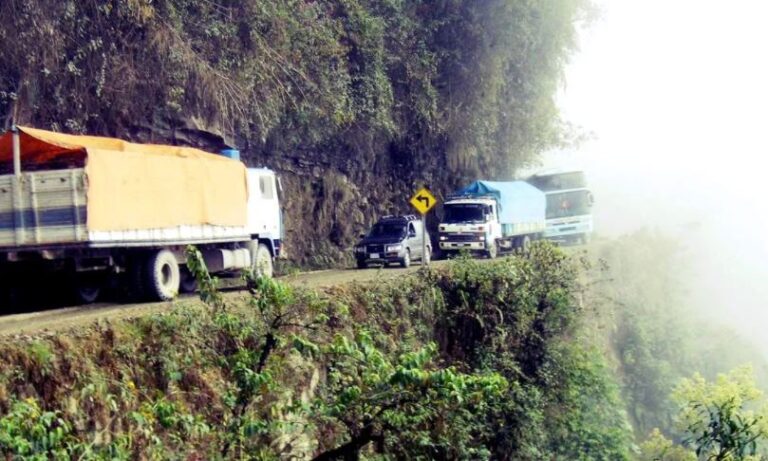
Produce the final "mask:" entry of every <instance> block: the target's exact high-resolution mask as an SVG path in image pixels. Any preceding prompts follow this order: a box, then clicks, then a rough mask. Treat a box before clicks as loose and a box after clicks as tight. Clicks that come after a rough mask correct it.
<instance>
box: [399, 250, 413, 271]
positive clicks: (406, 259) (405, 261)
mask: <svg viewBox="0 0 768 461" xmlns="http://www.w3.org/2000/svg"><path fill="white" fill-rule="evenodd" d="M400 267H403V268H406V269H407V268H409V267H411V250H409V249H406V250H405V256H403V258H402V259H401V260H400Z"/></svg>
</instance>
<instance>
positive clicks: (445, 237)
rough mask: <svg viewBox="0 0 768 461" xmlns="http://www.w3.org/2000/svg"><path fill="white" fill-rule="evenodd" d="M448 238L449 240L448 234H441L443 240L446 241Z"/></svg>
mask: <svg viewBox="0 0 768 461" xmlns="http://www.w3.org/2000/svg"><path fill="white" fill-rule="evenodd" d="M446 240H448V236H447V235H441V236H440V241H441V242H445V241H446Z"/></svg>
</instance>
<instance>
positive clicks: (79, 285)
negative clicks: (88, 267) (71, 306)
mask: <svg viewBox="0 0 768 461" xmlns="http://www.w3.org/2000/svg"><path fill="white" fill-rule="evenodd" d="M73 288H74V293H73V294H74V296H75V302H77V303H78V304H93V303H95V302H96V300H97V299H99V295H100V294H101V284H100V283H99V280H98V279H97V278H96V277H93V276H78V277H76V278H75V286H74V287H73Z"/></svg>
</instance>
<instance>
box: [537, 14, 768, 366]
mask: <svg viewBox="0 0 768 461" xmlns="http://www.w3.org/2000/svg"><path fill="white" fill-rule="evenodd" d="M598 4H599V7H600V8H601V19H600V20H598V21H597V22H596V23H594V24H593V25H592V26H591V28H590V29H588V30H585V31H584V32H583V35H582V40H581V43H580V45H581V52H580V53H579V54H578V56H576V57H575V58H574V59H573V61H572V62H571V63H570V66H569V68H568V70H567V72H566V79H567V86H566V88H564V90H563V92H562V94H561V95H560V105H561V108H562V111H563V115H564V118H565V119H566V120H569V121H570V122H572V123H575V124H577V125H579V126H581V127H582V129H583V130H585V131H588V132H591V133H592V134H593V135H592V136H591V137H592V139H591V140H590V141H587V142H586V143H584V144H583V145H581V146H579V147H578V148H574V149H571V150H568V151H561V152H552V153H550V154H549V155H547V156H546V157H545V160H544V166H545V167H546V166H568V167H579V168H583V169H585V170H586V171H587V174H588V177H589V180H590V182H591V187H592V189H593V191H594V195H595V198H596V204H595V209H594V213H595V229H596V233H597V234H598V235H601V236H604V237H611V236H617V235H621V234H625V233H629V232H632V231H633V230H636V229H641V228H647V229H657V230H659V231H662V232H663V233H665V234H668V235H670V236H673V237H675V238H677V239H678V240H680V241H681V242H684V245H685V246H686V248H687V255H688V256H687V258H688V261H687V263H689V266H690V267H689V269H688V270H686V273H687V274H689V276H688V277H687V278H688V279H690V280H689V290H690V296H689V301H690V302H691V303H692V304H693V306H694V307H695V309H696V310H697V311H698V312H701V313H702V315H708V316H710V317H711V318H712V319H713V320H714V321H716V322H721V323H722V324H724V325H729V326H731V327H735V328H736V330H737V331H738V332H739V333H740V334H743V335H746V336H747V337H749V338H751V339H752V340H753V341H754V342H755V343H756V344H758V345H759V347H761V349H762V353H763V354H764V355H765V356H768V334H765V329H766V326H768V243H767V242H768V168H766V167H768V140H767V139H766V138H767V137H768V129H767V128H766V123H767V122H768V117H767V116H766V112H767V111H768V61H766V60H765V59H764V58H763V56H764V46H765V43H768V29H766V28H764V27H763V24H762V23H763V22H764V19H765V18H766V17H768V4H765V3H764V2H754V1H751V0H736V1H733V2H728V3H722V2H714V1H707V0H705V1H700V0H674V1H669V0H647V1H643V2H633V1H627V0H602V1H598ZM648 270H649V271H652V270H653V267H649V268H648Z"/></svg>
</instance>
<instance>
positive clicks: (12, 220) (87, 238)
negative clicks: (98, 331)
mask: <svg viewBox="0 0 768 461" xmlns="http://www.w3.org/2000/svg"><path fill="white" fill-rule="evenodd" d="M87 189H88V183H87V180H86V175H85V170H84V169H83V168H73V169H65V170H52V171H37V172H29V173H23V174H22V175H21V176H19V177H17V176H15V175H2V176H0V249H11V248H12V249H15V250H23V249H32V248H46V247H51V246H88V247H102V246H141V245H152V244H185V243H198V242H208V243H209V242H214V241H238V240H248V239H249V238H250V237H249V234H248V232H247V229H246V228H245V227H244V226H213V225H196V226H189V225H182V226H175V227H168V228H158V229H125V230H113V231H89V230H88V226H87V222H88V211H87V210H88V206H87V197H88V194H87ZM180 206H183V205H182V204H180Z"/></svg>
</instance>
